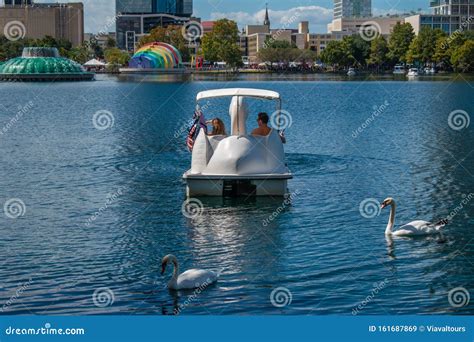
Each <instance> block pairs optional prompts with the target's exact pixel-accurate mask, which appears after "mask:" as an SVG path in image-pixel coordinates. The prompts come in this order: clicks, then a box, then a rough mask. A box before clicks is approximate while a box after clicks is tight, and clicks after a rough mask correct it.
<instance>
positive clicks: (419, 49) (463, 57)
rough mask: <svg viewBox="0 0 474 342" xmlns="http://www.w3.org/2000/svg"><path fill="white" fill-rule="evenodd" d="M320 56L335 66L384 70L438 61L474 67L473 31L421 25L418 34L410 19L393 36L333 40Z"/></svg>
mask: <svg viewBox="0 0 474 342" xmlns="http://www.w3.org/2000/svg"><path fill="white" fill-rule="evenodd" d="M319 58H320V59H321V60H322V61H323V62H324V63H327V64H328V65H331V66H332V67H333V68H334V69H336V70H337V69H344V68H347V67H357V68H361V69H372V70H378V71H383V70H387V69H391V68H393V66H394V65H396V64H410V65H415V66H418V67H421V66H425V65H430V66H431V65H436V66H437V68H438V69H442V70H447V71H450V70H455V71H457V72H472V71H474V64H473V61H474V31H461V30H459V31H456V32H454V33H453V34H452V35H450V36H449V35H448V34H446V33H445V32H444V31H442V30H441V29H432V28H430V27H422V28H421V30H420V32H419V34H418V35H417V36H416V35H415V33H414V31H413V28H412V26H411V25H410V24H409V23H404V24H400V23H398V24H396V25H395V27H394V29H393V32H392V34H391V35H390V38H389V39H388V40H387V39H386V38H385V37H383V36H382V35H376V36H375V37H374V38H373V39H372V40H366V39H363V38H362V37H361V36H360V35H353V36H346V37H344V38H343V39H342V40H340V41H331V42H329V43H328V45H327V46H326V48H325V49H324V50H323V51H322V52H321V54H320V56H319Z"/></svg>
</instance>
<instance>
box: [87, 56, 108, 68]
mask: <svg viewBox="0 0 474 342" xmlns="http://www.w3.org/2000/svg"><path fill="white" fill-rule="evenodd" d="M104 65H105V63H104V62H101V61H99V60H97V59H95V58H93V59H91V60H90V61H88V62H86V63H84V66H104Z"/></svg>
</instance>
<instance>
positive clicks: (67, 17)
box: [0, 0, 84, 46]
mask: <svg viewBox="0 0 474 342" xmlns="http://www.w3.org/2000/svg"><path fill="white" fill-rule="evenodd" d="M19 23H21V24H19ZM7 25H8V26H7ZM11 25H15V26H16V27H17V28H18V30H17V32H16V33H18V34H19V36H18V37H15V39H16V38H22V37H23V38H36V39H37V38H44V37H45V36H51V37H53V38H55V39H65V40H68V41H70V42H71V43H72V45H73V46H78V45H81V44H82V42H83V41H84V6H83V4H82V3H81V2H77V3H41V4H35V3H34V2H33V1H31V0H21V1H20V0H5V3H4V5H3V6H0V33H4V32H5V27H6V28H7V31H8V27H11Z"/></svg>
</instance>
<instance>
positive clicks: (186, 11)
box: [115, 0, 193, 51]
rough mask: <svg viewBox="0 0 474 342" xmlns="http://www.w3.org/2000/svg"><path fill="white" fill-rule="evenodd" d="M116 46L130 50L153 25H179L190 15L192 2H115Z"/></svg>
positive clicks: (189, 0) (182, 0)
mask: <svg viewBox="0 0 474 342" xmlns="http://www.w3.org/2000/svg"><path fill="white" fill-rule="evenodd" d="M115 11H116V14H117V21H116V36H117V37H116V38H117V46H118V47H119V48H120V49H124V50H129V51H133V50H134V49H135V44H136V42H137V41H138V40H139V39H140V37H141V36H143V35H145V34H147V33H149V32H150V31H151V30H152V29H153V28H155V27H157V26H162V27H166V26H168V25H182V24H184V23H186V22H187V21H189V18H190V17H191V15H192V13H193V0H116V1H115Z"/></svg>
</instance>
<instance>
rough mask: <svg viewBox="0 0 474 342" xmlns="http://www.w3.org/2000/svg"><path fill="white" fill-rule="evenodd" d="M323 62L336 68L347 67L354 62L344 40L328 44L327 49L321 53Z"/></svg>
mask: <svg viewBox="0 0 474 342" xmlns="http://www.w3.org/2000/svg"><path fill="white" fill-rule="evenodd" d="M320 57H321V60H322V61H323V62H324V63H326V64H330V65H332V66H333V68H334V69H336V67H341V66H343V67H344V66H347V65H349V64H350V63H351V62H353V61H354V59H353V57H352V56H350V54H349V52H348V50H347V47H346V44H345V43H344V42H343V41H342V40H333V41H330V42H329V43H328V45H327V46H326V48H325V49H324V50H323V51H322V52H321V55H320Z"/></svg>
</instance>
